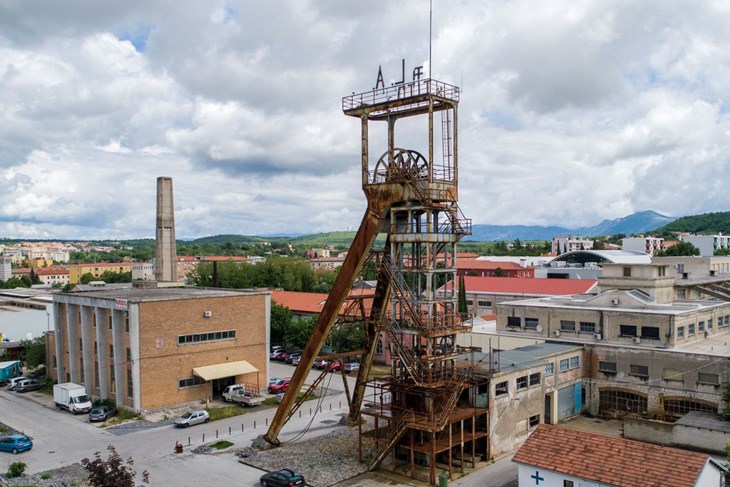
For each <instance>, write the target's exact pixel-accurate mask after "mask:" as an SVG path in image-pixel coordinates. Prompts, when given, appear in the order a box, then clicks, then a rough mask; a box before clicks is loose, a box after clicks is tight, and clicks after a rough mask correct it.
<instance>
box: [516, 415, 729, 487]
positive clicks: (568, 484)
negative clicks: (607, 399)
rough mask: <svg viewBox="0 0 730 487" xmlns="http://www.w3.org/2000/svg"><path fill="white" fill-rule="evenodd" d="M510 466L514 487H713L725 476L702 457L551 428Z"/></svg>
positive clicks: (538, 432) (539, 432) (535, 438)
mask: <svg viewBox="0 0 730 487" xmlns="http://www.w3.org/2000/svg"><path fill="white" fill-rule="evenodd" d="M512 461H513V462H515V463H517V465H518V467H517V473H518V482H519V483H518V486H519V487H533V486H535V485H538V486H541V487H580V486H585V487H589V486H595V487H598V486H609V485H610V486H616V487H718V486H720V485H723V482H722V480H723V477H724V474H725V470H726V469H725V468H724V467H723V466H721V465H720V463H719V462H717V461H716V460H714V459H712V458H711V457H710V456H709V455H707V454H702V453H695V452H690V451H687V450H679V449H677V448H667V447H663V446H658V445H652V444H650V443H643V442H640V441H632V440H626V439H624V438H616V437H613V436H607V435H601V434H597V433H587V432H583V431H576V430H572V429H568V428H563V427H560V426H551V425H541V426H539V427H538V428H537V429H536V430H535V432H534V433H532V434H531V435H530V437H529V439H528V440H527V441H526V442H525V444H524V445H523V446H522V448H520V450H519V451H518V452H517V453H516V454H515V456H514V458H513V459H512Z"/></svg>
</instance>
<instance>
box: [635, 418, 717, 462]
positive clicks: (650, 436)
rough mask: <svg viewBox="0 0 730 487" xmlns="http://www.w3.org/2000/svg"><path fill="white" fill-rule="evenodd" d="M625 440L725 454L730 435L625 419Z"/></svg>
mask: <svg viewBox="0 0 730 487" xmlns="http://www.w3.org/2000/svg"><path fill="white" fill-rule="evenodd" d="M624 438H626V439H629V440H639V441H646V442H648V443H656V444H658V445H666V446H672V447H677V448H688V449H691V450H700V451H707V452H713V453H720V454H723V455H724V454H725V445H727V444H728V443H730V433H726V432H723V431H715V430H710V429H707V428H698V427H694V426H685V425H681V424H672V423H665V422H661V421H652V420H647V419H635V418H626V419H624Z"/></svg>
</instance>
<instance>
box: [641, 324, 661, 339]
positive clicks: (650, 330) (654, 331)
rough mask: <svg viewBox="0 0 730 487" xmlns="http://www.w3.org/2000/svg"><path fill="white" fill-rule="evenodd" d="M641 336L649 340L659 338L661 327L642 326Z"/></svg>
mask: <svg viewBox="0 0 730 487" xmlns="http://www.w3.org/2000/svg"><path fill="white" fill-rule="evenodd" d="M641 338H646V339H648V340H659V327H658V326H642V327H641Z"/></svg>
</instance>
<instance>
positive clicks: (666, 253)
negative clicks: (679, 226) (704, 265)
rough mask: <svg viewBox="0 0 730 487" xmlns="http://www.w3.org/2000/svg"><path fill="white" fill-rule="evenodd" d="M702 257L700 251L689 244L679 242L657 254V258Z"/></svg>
mask: <svg viewBox="0 0 730 487" xmlns="http://www.w3.org/2000/svg"><path fill="white" fill-rule="evenodd" d="M686 255H700V250H699V249H698V248H697V247H695V246H694V245H692V244H691V243H689V242H678V243H676V244H674V245H672V246H671V247H669V248H668V249H666V250H661V251H659V252H657V254H656V256H657V257H677V256H686Z"/></svg>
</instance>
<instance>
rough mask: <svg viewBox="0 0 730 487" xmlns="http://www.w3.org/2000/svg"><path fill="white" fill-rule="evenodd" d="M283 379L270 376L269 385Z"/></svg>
mask: <svg viewBox="0 0 730 487" xmlns="http://www.w3.org/2000/svg"><path fill="white" fill-rule="evenodd" d="M278 380H281V379H279V378H278V377H269V385H271V384H273V383H274V382H276V381H278Z"/></svg>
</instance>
